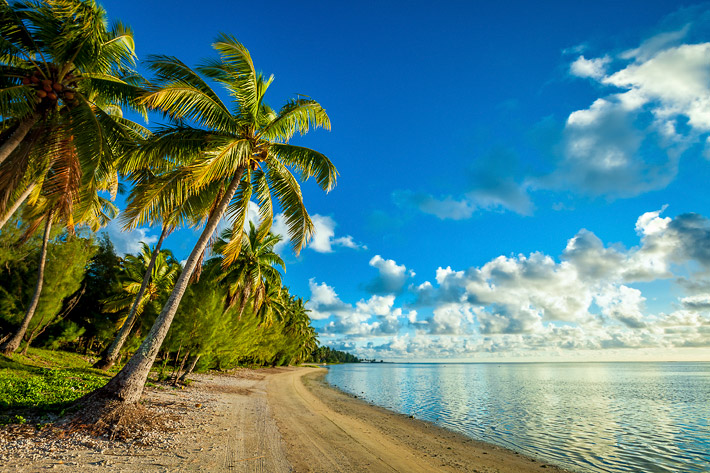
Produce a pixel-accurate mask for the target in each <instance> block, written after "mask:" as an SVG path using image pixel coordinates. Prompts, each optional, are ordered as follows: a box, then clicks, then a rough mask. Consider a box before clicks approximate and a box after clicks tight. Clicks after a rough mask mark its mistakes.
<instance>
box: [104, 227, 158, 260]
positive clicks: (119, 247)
mask: <svg viewBox="0 0 710 473" xmlns="http://www.w3.org/2000/svg"><path fill="white" fill-rule="evenodd" d="M105 230H106V232H107V233H108V235H109V238H111V242H112V243H113V246H114V248H115V250H116V254H119V255H125V254H135V253H138V252H139V251H140V249H141V242H143V243H145V244H147V245H152V244H153V243H156V242H157V241H158V235H149V233H150V231H151V229H150V228H136V229H135V230H129V231H124V230H123V228H122V225H121V224H120V223H119V222H118V219H113V220H111V222H109V224H108V225H107V226H106V229H105Z"/></svg>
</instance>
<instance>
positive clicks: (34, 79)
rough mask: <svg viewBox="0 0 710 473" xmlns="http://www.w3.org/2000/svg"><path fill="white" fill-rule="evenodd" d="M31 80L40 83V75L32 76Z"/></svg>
mask: <svg viewBox="0 0 710 473" xmlns="http://www.w3.org/2000/svg"><path fill="white" fill-rule="evenodd" d="M30 82H32V83H33V84H38V83H39V77H37V76H32V77H30Z"/></svg>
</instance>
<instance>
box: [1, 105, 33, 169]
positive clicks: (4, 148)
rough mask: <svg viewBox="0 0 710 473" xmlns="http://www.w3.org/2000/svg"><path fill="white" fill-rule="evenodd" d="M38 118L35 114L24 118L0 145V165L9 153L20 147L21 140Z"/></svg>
mask: <svg viewBox="0 0 710 473" xmlns="http://www.w3.org/2000/svg"><path fill="white" fill-rule="evenodd" d="M38 118H39V116H38V115H37V114H34V113H33V114H31V115H29V116H27V117H25V118H24V119H23V120H22V121H21V122H20V123H19V125H18V126H17V129H15V131H14V132H13V133H12V135H10V136H9V137H8V138H7V141H5V142H4V143H3V144H2V145H0V164H2V163H3V161H5V160H6V159H7V157H8V156H10V153H12V152H13V151H15V149H16V148H17V147H18V146H20V143H22V140H24V139H25V136H27V133H28V132H29V131H30V129H32V127H33V126H34V124H35V123H37V119H38Z"/></svg>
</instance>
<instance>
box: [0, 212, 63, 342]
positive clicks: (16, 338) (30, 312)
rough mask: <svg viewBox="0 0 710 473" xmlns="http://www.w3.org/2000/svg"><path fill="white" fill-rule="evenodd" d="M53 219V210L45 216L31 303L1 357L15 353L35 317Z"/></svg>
mask: <svg viewBox="0 0 710 473" xmlns="http://www.w3.org/2000/svg"><path fill="white" fill-rule="evenodd" d="M53 217H54V210H52V211H51V212H49V215H48V216H47V223H46V224H45V226H44V238H43V239H42V251H41V252H40V255H39V269H38V270H37V286H36V287H35V293H34V295H33V296H32V301H30V306H29V307H28V308H27V312H26V313H25V318H24V319H22V323H21V324H20V327H19V328H18V329H17V332H15V334H14V335H13V336H12V338H11V339H10V340H8V341H7V342H5V344H4V345H3V346H2V347H0V352H2V354H3V355H10V354H11V353H14V352H15V351H17V349H18V348H19V347H20V343H21V342H22V337H24V336H25V333H26V332H27V329H28V328H29V326H30V321H31V320H32V317H33V316H34V315H35V310H36V309H37V305H38V304H39V296H40V294H41V293H42V284H43V283H44V266H45V264H46V262H47V246H49V233H50V231H51V230H52V218H53Z"/></svg>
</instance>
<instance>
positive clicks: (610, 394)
mask: <svg viewBox="0 0 710 473" xmlns="http://www.w3.org/2000/svg"><path fill="white" fill-rule="evenodd" d="M326 379H327V381H328V382H329V383H331V384H332V385H334V386H337V387H339V388H340V389H342V390H343V391H346V392H349V393H352V394H355V395H357V396H358V397H360V398H363V399H365V400H367V401H369V402H372V403H373V404H377V405H380V406H383V407H386V408H388V409H391V410H394V411H397V412H401V413H403V414H407V415H413V416H415V417H416V418H418V419H424V420H428V421H431V422H434V423H436V424H438V425H440V426H443V427H446V428H449V429H451V430H455V431H457V432H460V433H462V434H464V435H467V436H469V437H472V438H475V439H478V440H482V441H485V442H490V443H494V444H497V445H501V446H504V447H507V448H511V449H513V450H515V451H518V452H521V453H525V454H527V455H530V456H532V457H535V458H538V459H541V460H545V461H547V462H549V463H554V464H557V465H559V466H562V467H565V468H568V469H570V470H573V471H579V472H708V471H710V363H505V364H350V365H337V366H332V367H330V369H329V372H328V375H327V377H326Z"/></svg>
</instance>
